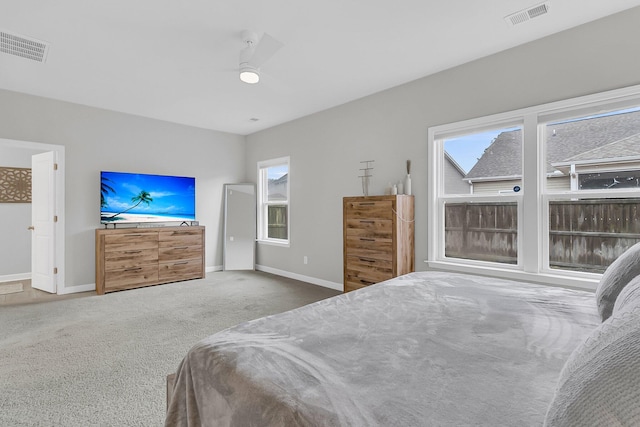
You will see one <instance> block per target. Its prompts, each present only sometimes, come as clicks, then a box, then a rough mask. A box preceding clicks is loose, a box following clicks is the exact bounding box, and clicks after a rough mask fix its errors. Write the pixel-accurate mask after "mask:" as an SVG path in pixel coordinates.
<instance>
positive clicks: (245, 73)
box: [240, 67, 260, 84]
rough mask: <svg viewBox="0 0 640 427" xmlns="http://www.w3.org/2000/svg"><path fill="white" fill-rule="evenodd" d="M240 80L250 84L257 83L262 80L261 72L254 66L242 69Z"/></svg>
mask: <svg viewBox="0 0 640 427" xmlns="http://www.w3.org/2000/svg"><path fill="white" fill-rule="evenodd" d="M240 80H242V81H243V82H245V83H249V84H256V83H258V82H259V81H260V73H259V72H258V70H256V69H255V68H252V67H246V68H241V69H240Z"/></svg>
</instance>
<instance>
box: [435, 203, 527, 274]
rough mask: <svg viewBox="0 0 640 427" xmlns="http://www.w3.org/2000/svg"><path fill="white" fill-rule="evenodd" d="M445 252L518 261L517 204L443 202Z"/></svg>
mask: <svg viewBox="0 0 640 427" xmlns="http://www.w3.org/2000/svg"><path fill="white" fill-rule="evenodd" d="M444 213H445V226H444V230H445V255H446V256H447V257H453V258H464V259H475V260H480V261H494V262H502V263H507V264H516V263H517V262H518V206H517V204H516V203H515V202H514V203H497V202H496V203H447V204H446V205H445V211H444Z"/></svg>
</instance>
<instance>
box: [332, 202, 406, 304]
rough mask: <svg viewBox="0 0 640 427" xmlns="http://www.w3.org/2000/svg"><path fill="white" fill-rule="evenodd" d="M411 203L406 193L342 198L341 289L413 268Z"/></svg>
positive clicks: (346, 290) (350, 288) (359, 285)
mask: <svg viewBox="0 0 640 427" xmlns="http://www.w3.org/2000/svg"><path fill="white" fill-rule="evenodd" d="M413 205H414V198H413V196H406V195H398V196H368V197H345V198H344V199H343V238H344V239H343V240H344V252H343V253H344V291H345V292H349V291H353V290H355V289H359V288H363V287H365V286H368V285H372V284H374V283H378V282H382V281H384V280H387V279H391V278H392V277H396V276H400V275H402V274H406V273H410V272H412V271H414V269H415V264H414V263H415V261H414V258H415V257H414V228H415V225H414V207H413Z"/></svg>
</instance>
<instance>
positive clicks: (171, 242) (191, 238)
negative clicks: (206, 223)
mask: <svg viewBox="0 0 640 427" xmlns="http://www.w3.org/2000/svg"><path fill="white" fill-rule="evenodd" d="M203 243H204V242H203V241H202V232H201V231H200V230H198V229H193V230H190V229H188V228H186V229H184V230H178V231H161V232H160V233H159V246H160V247H161V248H167V247H171V246H198V245H200V246H202V244H203Z"/></svg>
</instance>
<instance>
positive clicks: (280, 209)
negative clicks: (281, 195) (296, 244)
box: [267, 205, 289, 239]
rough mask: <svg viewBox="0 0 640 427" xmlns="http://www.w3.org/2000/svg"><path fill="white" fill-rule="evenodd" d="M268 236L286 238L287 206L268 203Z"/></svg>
mask: <svg viewBox="0 0 640 427" xmlns="http://www.w3.org/2000/svg"><path fill="white" fill-rule="evenodd" d="M267 212H268V213H267V222H268V227H267V230H268V236H267V237H268V238H269V239H288V238H289V236H288V235H287V230H288V227H287V206H286V205H269V206H267Z"/></svg>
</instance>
